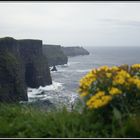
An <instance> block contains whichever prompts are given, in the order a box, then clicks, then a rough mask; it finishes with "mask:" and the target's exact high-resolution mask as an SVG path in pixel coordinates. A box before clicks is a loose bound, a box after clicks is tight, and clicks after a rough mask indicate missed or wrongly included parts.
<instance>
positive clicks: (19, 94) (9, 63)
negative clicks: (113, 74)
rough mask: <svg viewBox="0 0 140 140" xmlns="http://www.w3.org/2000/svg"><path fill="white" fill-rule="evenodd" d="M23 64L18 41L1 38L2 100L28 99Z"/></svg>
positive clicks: (0, 78)
mask: <svg viewBox="0 0 140 140" xmlns="http://www.w3.org/2000/svg"><path fill="white" fill-rule="evenodd" d="M27 99H28V98H27V91H26V85H25V76H24V70H23V64H22V61H21V57H20V53H19V44H18V41H17V40H15V39H13V38H10V37H6V38H1V39H0V102H4V101H7V102H13V101H14V102H15V101H20V100H27Z"/></svg>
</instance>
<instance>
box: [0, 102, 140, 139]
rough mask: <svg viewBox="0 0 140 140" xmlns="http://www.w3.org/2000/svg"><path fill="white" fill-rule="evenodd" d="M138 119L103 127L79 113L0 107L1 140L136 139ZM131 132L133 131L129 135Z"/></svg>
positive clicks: (97, 118) (99, 121) (97, 120)
mask: <svg viewBox="0 0 140 140" xmlns="http://www.w3.org/2000/svg"><path fill="white" fill-rule="evenodd" d="M139 118H140V115H139V114H138V115H136V117H131V118H128V119H126V120H125V121H124V122H123V124H121V125H122V126H121V127H120V126H119V125H120V124H119V123H118V121H113V122H110V123H108V124H105V123H104V121H103V120H102V118H101V116H100V115H99V114H95V113H93V112H91V111H90V112H89V111H86V110H83V112H82V113H79V112H77V111H73V112H68V111H67V110H66V109H65V108H64V109H62V110H59V111H55V112H54V111H52V112H45V111H40V110H39V109H36V108H34V107H31V106H28V105H26V106H25V105H19V104H1V105H0V137H1V138H77V137H78V138H99V137H140V127H139V126H140V119H139ZM132 129H133V131H131V130H132Z"/></svg>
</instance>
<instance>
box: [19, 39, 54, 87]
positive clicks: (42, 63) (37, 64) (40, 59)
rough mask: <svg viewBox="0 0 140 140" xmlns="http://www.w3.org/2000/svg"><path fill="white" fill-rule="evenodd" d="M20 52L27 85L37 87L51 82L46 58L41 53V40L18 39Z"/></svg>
mask: <svg viewBox="0 0 140 140" xmlns="http://www.w3.org/2000/svg"><path fill="white" fill-rule="evenodd" d="M19 44H20V54H21V57H22V60H23V63H24V65H25V81H26V84H27V86H28V87H31V88H38V87H39V86H45V85H50V84H52V79H51V76H50V70H49V67H48V61H47V58H46V57H45V56H44V55H43V50H42V41H41V40H31V39H24V40H19Z"/></svg>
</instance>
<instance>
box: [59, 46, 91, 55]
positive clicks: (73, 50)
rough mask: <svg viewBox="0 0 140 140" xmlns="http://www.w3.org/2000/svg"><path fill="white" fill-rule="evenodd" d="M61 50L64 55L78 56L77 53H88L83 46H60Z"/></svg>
mask: <svg viewBox="0 0 140 140" xmlns="http://www.w3.org/2000/svg"><path fill="white" fill-rule="evenodd" d="M61 49H62V51H63V52H64V54H65V55H66V56H78V55H89V52H88V51H87V50H86V49H84V48H83V47H78V46H73V47H62V48H61Z"/></svg>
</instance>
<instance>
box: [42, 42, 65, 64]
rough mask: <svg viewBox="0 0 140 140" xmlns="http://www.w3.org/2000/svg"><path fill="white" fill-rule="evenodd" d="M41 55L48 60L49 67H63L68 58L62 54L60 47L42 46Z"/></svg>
mask: <svg viewBox="0 0 140 140" xmlns="http://www.w3.org/2000/svg"><path fill="white" fill-rule="evenodd" d="M43 53H44V55H45V56H46V57H47V58H48V63H49V66H53V65H64V64H67V62H68V57H67V56H66V55H65V54H64V53H63V51H62V49H61V46H60V45H48V44H47V45H43Z"/></svg>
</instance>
